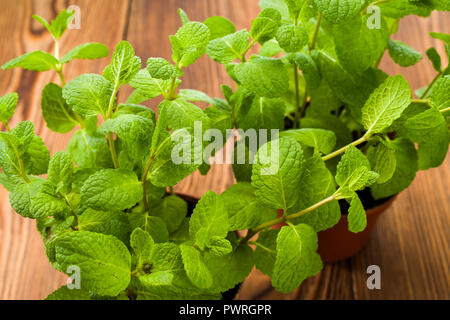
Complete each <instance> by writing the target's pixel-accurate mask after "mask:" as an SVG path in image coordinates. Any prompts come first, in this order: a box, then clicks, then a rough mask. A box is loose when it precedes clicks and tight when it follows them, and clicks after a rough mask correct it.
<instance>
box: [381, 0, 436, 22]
mask: <svg viewBox="0 0 450 320" xmlns="http://www.w3.org/2000/svg"><path fill="white" fill-rule="evenodd" d="M427 2H428V1H423V2H422V1H410V0H396V1H389V2H386V3H382V4H380V5H379V7H380V9H381V14H382V15H386V16H388V17H391V18H395V19H399V18H403V17H404V16H407V15H410V14H414V15H417V16H421V17H428V16H429V15H430V13H431V11H433V7H432V6H431V5H430V4H429V3H427Z"/></svg>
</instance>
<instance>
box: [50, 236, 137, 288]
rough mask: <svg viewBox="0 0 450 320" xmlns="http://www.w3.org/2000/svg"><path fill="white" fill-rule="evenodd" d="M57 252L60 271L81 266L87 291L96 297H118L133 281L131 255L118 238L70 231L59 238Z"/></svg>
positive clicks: (56, 245)
mask: <svg viewBox="0 0 450 320" xmlns="http://www.w3.org/2000/svg"><path fill="white" fill-rule="evenodd" d="M55 251H56V262H57V265H58V269H59V270H60V271H63V272H67V268H68V267H69V266H78V267H79V268H80V271H81V274H82V275H83V284H84V286H85V288H86V289H89V290H90V291H92V292H93V293H95V294H99V295H105V296H117V295H118V294H119V293H120V292H121V291H122V290H125V289H126V288H127V286H128V284H129V282H130V278H131V271H130V268H131V256H130V252H129V251H128V249H127V247H126V246H125V245H124V244H123V243H122V242H121V241H120V240H118V239H117V238H116V237H113V236H108V235H103V234H100V233H93V232H88V231H77V232H71V233H68V234H65V235H63V236H61V237H60V238H58V240H57V242H56V244H55Z"/></svg>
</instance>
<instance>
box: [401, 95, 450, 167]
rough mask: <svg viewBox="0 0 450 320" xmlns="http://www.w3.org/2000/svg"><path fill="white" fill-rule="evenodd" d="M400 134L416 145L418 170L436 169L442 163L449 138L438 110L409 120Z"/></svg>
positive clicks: (445, 123)
mask: <svg viewBox="0 0 450 320" xmlns="http://www.w3.org/2000/svg"><path fill="white" fill-rule="evenodd" d="M433 93H434V91H433ZM400 134H401V135H402V136H406V137H407V138H409V139H410V140H411V141H412V142H416V143H418V145H419V149H418V156H419V169H420V170H427V169H430V168H436V167H439V166H440V165H441V164H442V163H443V162H444V160H445V158H446V156H447V151H448V143H449V136H448V128H447V121H446V120H445V118H444V116H443V115H442V114H441V113H440V112H439V110H438V109H435V108H431V109H428V110H426V111H424V112H422V113H419V114H418V115H415V116H414V117H411V118H409V119H408V120H406V122H405V124H404V128H403V130H401V131H400Z"/></svg>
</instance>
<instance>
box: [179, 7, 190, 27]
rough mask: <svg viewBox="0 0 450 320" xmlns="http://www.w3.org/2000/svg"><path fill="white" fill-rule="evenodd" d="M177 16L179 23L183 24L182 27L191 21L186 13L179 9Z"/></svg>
mask: <svg viewBox="0 0 450 320" xmlns="http://www.w3.org/2000/svg"><path fill="white" fill-rule="evenodd" d="M178 15H179V16H180V19H181V22H182V23H183V25H185V24H186V23H189V22H190V21H191V20H190V19H189V17H188V15H187V13H186V12H185V11H184V10H183V9H181V8H179V9H178Z"/></svg>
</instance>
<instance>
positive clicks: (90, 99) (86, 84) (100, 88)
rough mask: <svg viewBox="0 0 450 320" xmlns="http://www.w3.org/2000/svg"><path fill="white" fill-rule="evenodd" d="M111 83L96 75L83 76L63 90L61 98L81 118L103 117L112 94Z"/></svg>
mask: <svg viewBox="0 0 450 320" xmlns="http://www.w3.org/2000/svg"><path fill="white" fill-rule="evenodd" d="M113 90H114V88H113V85H112V84H111V82H109V81H108V80H106V79H105V78H103V77H102V76H100V75H98V74H84V75H81V76H79V77H77V78H75V79H74V80H72V81H70V82H69V83H68V84H66V85H65V86H64V88H63V92H62V94H63V97H64V99H65V100H66V102H67V104H68V105H69V106H70V107H72V109H73V111H74V112H76V113H77V114H79V115H81V116H83V117H93V116H97V115H99V114H101V115H103V116H105V115H106V112H107V111H108V105H109V101H110V99H111V95H112V93H113Z"/></svg>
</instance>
